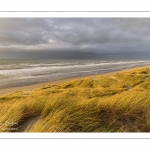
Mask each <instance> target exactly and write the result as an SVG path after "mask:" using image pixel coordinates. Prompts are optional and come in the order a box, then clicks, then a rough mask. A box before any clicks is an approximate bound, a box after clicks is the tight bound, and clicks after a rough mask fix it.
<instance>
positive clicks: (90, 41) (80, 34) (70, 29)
mask: <svg viewBox="0 0 150 150" xmlns="http://www.w3.org/2000/svg"><path fill="white" fill-rule="evenodd" d="M5 58H18V59H20V58H21V59H22V58H25V59H27V58H29V59H30V58H35V59H36V58H38V59H39V58H41V59H49V58H50V59H51V58H65V59H67V58H68V59H69V58H70V59H73V58H75V59H84V58H88V59H90V58H91V59H96V58H97V59H99V58H101V59H102V58H103V59H105V58H108V59H109V58H110V59H118V58H121V59H123V58H124V59H127V58H131V59H132V58H136V59H144V58H145V59H148V58H150V19H149V18H141V19H139V18H135V19H133V18H130V19H129V18H121V19H119V18H116V19H115V18H21V19H19V18H16V19H13V18H12V19H10V18H7V19H3V18H1V19H0V59H5Z"/></svg>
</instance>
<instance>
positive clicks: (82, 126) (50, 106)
mask: <svg viewBox="0 0 150 150" xmlns="http://www.w3.org/2000/svg"><path fill="white" fill-rule="evenodd" d="M0 114H1V115H0V123H1V124H0V131H1V132H11V131H12V128H13V127H16V128H19V130H20V131H28V132H149V131H150V68H149V67H143V68H142V69H134V70H130V71H128V72H120V73H112V74H106V75H98V76H91V77H87V78H84V79H76V80H72V81H68V82H65V83H63V84H59V85H47V86H44V87H42V88H40V89H36V90H33V91H31V92H30V93H27V92H25V91H18V92H15V93H11V94H8V95H4V96H1V97H0ZM35 118H36V120H35ZM33 120H34V123H31V122H32V121H33ZM6 121H7V122H18V123H17V124H16V125H14V124H8V123H6V124H5V125H4V122H6ZM26 123H28V124H27V125H26ZM29 126H30V127H29Z"/></svg>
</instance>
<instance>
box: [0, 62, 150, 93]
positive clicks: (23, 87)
mask: <svg viewBox="0 0 150 150" xmlns="http://www.w3.org/2000/svg"><path fill="white" fill-rule="evenodd" d="M146 67H150V66H149V65H148V66H142V67H133V68H128V69H123V70H120V71H114V72H109V73H101V74H95V75H89V76H80V77H74V78H67V79H61V80H57V81H51V82H44V83H37V84H32V85H24V84H22V85H19V86H17V87H11V88H9V87H8V88H2V89H0V96H2V95H5V94H9V93H12V92H15V91H27V92H29V91H31V90H34V89H38V88H41V87H43V86H46V85H48V84H55V85H58V84H61V83H65V82H68V81H71V80H74V79H84V78H86V77H96V76H98V75H112V74H115V73H121V72H128V71H131V70H134V69H142V68H146Z"/></svg>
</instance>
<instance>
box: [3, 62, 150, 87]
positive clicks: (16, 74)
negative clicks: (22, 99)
mask: <svg viewBox="0 0 150 150" xmlns="http://www.w3.org/2000/svg"><path fill="white" fill-rule="evenodd" d="M146 65H150V61H149V60H140V61H137V60H130V61H129V60H124V61H112V60H111V61H110V60H106V61H101V60H0V89H3V88H11V87H19V86H25V85H32V84H36V83H42V82H43V83H44V82H48V81H55V80H60V79H66V78H72V77H80V76H88V75H96V74H102V73H108V72H113V71H119V70H123V69H126V68H132V67H137V66H146Z"/></svg>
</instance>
